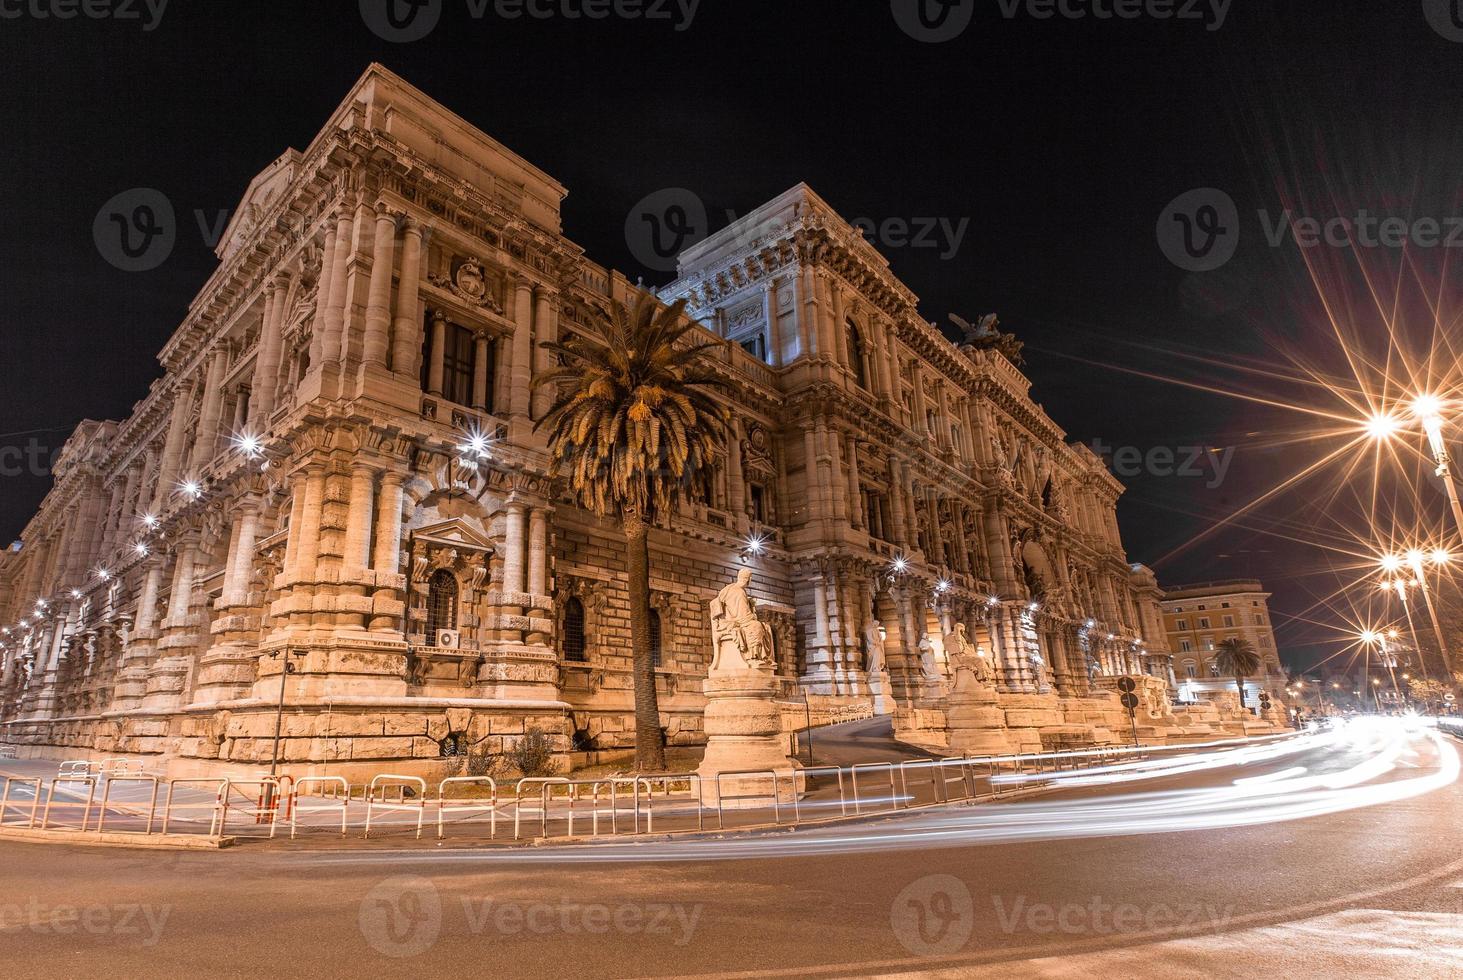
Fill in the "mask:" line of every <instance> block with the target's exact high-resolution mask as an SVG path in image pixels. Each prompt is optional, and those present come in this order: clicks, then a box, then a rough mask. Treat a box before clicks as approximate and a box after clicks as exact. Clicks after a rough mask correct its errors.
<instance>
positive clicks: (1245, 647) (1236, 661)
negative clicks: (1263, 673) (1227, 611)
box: [1214, 636, 1260, 708]
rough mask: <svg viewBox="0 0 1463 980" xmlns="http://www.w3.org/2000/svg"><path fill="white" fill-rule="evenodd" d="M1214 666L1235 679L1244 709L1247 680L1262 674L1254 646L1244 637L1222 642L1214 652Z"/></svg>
mask: <svg viewBox="0 0 1463 980" xmlns="http://www.w3.org/2000/svg"><path fill="white" fill-rule="evenodd" d="M1214 665H1215V666H1216V667H1218V668H1219V672H1220V673H1222V674H1228V675H1229V676H1231V677H1233V678H1234V686H1235V689H1236V690H1237V691H1239V704H1240V707H1241V708H1243V707H1244V706H1245V678H1246V677H1253V676H1255V675H1256V674H1258V673H1259V672H1260V655H1259V654H1258V653H1256V652H1255V648H1254V646H1253V645H1252V644H1251V643H1250V641H1249V640H1246V639H1245V638H1244V637H1242V636H1231V637H1229V638H1228V639H1225V640H1220V641H1219V648H1218V649H1217V650H1216V651H1215V652H1214Z"/></svg>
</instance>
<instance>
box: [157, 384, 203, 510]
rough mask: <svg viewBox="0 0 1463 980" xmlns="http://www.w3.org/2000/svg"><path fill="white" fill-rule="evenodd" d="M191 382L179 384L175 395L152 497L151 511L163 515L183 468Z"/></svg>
mask: <svg viewBox="0 0 1463 980" xmlns="http://www.w3.org/2000/svg"><path fill="white" fill-rule="evenodd" d="M192 402H193V386H192V383H191V382H187V381H183V382H179V384H178V387H177V389H176V392H175V394H174V395H173V414H172V418H171V419H170V420H169V422H168V434H167V436H166V437H165V438H164V440H163V461H162V465H161V468H160V469H159V470H158V477H157V491H156V492H155V493H154V494H153V497H152V507H151V511H152V513H154V514H161V513H162V511H163V506H164V505H165V504H166V503H167V501H168V496H169V495H170V494H171V493H172V492H173V485H174V484H176V483H177V482H178V471H179V469H180V468H181V467H182V457H183V432H184V430H185V429H186V428H187V426H188V414H189V411H190V410H191V409H192V407H193V405H192Z"/></svg>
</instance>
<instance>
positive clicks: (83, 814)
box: [0, 719, 1463, 840]
mask: <svg viewBox="0 0 1463 980" xmlns="http://www.w3.org/2000/svg"><path fill="white" fill-rule="evenodd" d="M1438 724H1439V725H1440V727H1444V728H1446V729H1448V730H1450V731H1453V732H1454V733H1456V734H1459V735H1463V720H1457V719H1453V720H1440V721H1439V722H1438ZM1289 737H1294V736H1293V735H1290V734H1285V735H1278V736H1264V737H1261V738H1256V739H1224V740H1219V741H1214V742H1205V743H1197V744H1190V745H1173V746H1138V747H1133V746H1110V747H1101V748H1092V749H1075V750H1068V751H1065V752H1036V753H1021V754H1015V755H1002V756H956V757H949V758H926V759H907V760H902V761H899V762H867V763H857V764H853V765H846V766H831V765H830V766H815V767H807V768H797V769H791V770H779V771H774V770H747V771H731V772H722V773H719V774H717V776H716V777H715V779H714V781H713V780H706V781H703V780H702V779H701V777H700V776H699V775H698V774H697V773H694V772H685V773H641V774H627V775H619V776H605V777H600V778H596V779H572V778H568V777H563V776H552V777H526V778H524V779H521V780H519V781H518V782H517V783H516V784H515V785H514V787H513V791H512V793H511V795H509V794H506V793H503V794H500V792H499V787H498V784H497V783H496V782H495V781H494V780H493V779H491V778H490V777H486V776H481V777H478V776H454V777H448V778H446V779H443V780H442V781H441V782H440V783H438V785H437V787H436V793H435V796H432V795H430V794H429V793H428V788H427V783H426V781H425V780H424V779H423V778H421V777H418V776H406V775H399V774H393V773H382V774H379V775H377V776H375V777H374V778H372V779H371V781H370V782H369V783H368V784H366V785H359V784H355V785H353V784H351V783H350V782H349V781H347V780H346V779H345V778H344V777H342V776H302V777H299V778H298V779H295V778H293V777H291V776H289V775H283V776H258V777H255V778H231V777H204V778H184V779H167V780H164V779H162V778H161V777H157V776H152V775H147V774H143V773H140V772H139V771H138V770H139V769H140V768H141V766H140V764H138V763H136V762H131V761H128V760H120V759H105V760H101V761H93V760H67V761H65V762H63V763H61V764H60V766H59V767H58V770H57V775H56V776H55V777H54V778H53V779H52V780H50V781H47V780H45V779H44V778H27V779H21V778H18V777H0V779H3V780H4V785H3V789H0V826H24V827H29V828H36V827H37V826H39V827H40V828H42V829H58V830H66V831H81V832H86V831H88V830H93V829H94V830H95V831H97V832H101V831H102V830H103V829H106V828H111V829H114V830H118V829H120V830H121V831H123V832H129V833H137V834H140V835H148V834H152V833H153V832H154V830H155V829H158V828H159V820H158V808H159V802H160V801H161V807H162V813H161V821H160V832H161V833H163V834H168V833H177V832H180V831H179V830H178V825H179V824H183V825H185V827H184V829H183V830H182V831H181V832H183V833H188V832H190V830H189V829H188V828H192V827H197V828H198V829H196V830H192V831H191V832H192V833H203V832H204V831H203V830H202V821H203V817H204V816H205V815H206V816H207V818H208V822H207V831H206V833H207V835H208V836H209V837H211V838H215V839H217V838H221V837H224V836H227V835H228V833H229V831H230V829H231V820H232V821H234V827H238V826H239V824H238V821H239V820H240V818H244V819H245V820H246V821H247V822H250V823H252V825H253V826H256V827H258V828H260V830H261V833H260V834H257V835H256V836H264V834H263V833H262V831H263V829H264V828H265V827H267V828H268V830H267V836H268V837H270V838H273V837H275V835H276V831H277V829H278V826H279V824H280V823H281V822H288V823H289V825H290V839H291V840H293V839H295V838H296V837H297V836H298V834H299V831H300V829H301V826H302V824H301V818H302V817H303V818H305V820H306V822H305V824H304V826H305V827H306V829H309V827H310V823H309V818H313V817H325V816H328V817H329V818H330V821H329V824H325V825H323V826H331V825H333V824H334V816H335V815H336V814H339V818H340V819H339V833H340V834H341V836H342V837H344V836H346V835H347V834H348V833H349V832H350V827H351V824H352V815H353V814H352V807H353V806H356V807H363V808H364V810H365V813H364V821H363V826H362V830H363V837H366V838H369V837H370V835H371V833H372V831H373V830H374V831H377V832H378V833H379V832H380V830H381V828H382V827H383V826H386V825H387V824H386V822H385V821H384V820H383V818H385V817H389V816H391V815H393V814H403V815H405V817H406V821H405V823H406V825H407V827H408V828H410V827H411V824H412V823H415V836H416V838H417V839H420V838H421V835H422V828H423V826H424V825H425V822H426V819H427V816H428V812H429V808H435V811H436V813H435V816H436V822H437V838H438V839H439V840H441V839H443V838H445V837H446V836H447V823H448V821H449V818H450V819H451V820H452V822H453V823H454V824H458V825H460V826H462V827H463V828H464V829H467V828H470V827H471V825H472V824H473V823H475V822H477V823H481V822H486V823H487V839H488V840H496V839H497V825H498V818H499V816H500V815H502V816H503V817H504V819H506V818H507V816H508V813H507V811H508V810H510V809H511V811H512V813H511V816H512V819H513V839H514V840H522V839H524V838H525V837H528V838H530V839H550V838H576V837H583V836H590V837H601V836H605V835H610V836H614V835H619V834H622V833H629V834H632V835H639V834H649V833H654V832H655V828H656V811H657V809H659V810H661V816H662V819H663V820H665V819H671V818H683V819H682V820H681V821H680V823H679V824H676V823H675V822H674V821H673V825H672V827H671V829H673V830H675V829H679V830H691V829H692V827H691V826H690V823H691V818H692V817H693V816H694V829H696V830H705V829H706V814H707V812H708V811H714V812H715V814H716V821H717V829H718V830H724V829H727V811H728V810H731V811H734V812H742V813H747V814H749V815H754V814H757V813H758V812H761V813H762V814H763V817H762V820H761V821H760V822H761V823H763V824H765V822H766V816H770V817H771V823H772V824H773V825H788V824H790V825H793V826H797V825H803V824H816V823H823V822H828V821H834V820H840V819H844V818H847V817H849V816H854V815H858V816H861V815H870V816H872V815H877V814H893V813H896V812H900V811H902V810H908V809H911V808H920V807H927V806H939V805H948V804H953V803H961V802H963V803H974V802H977V801H981V800H993V799H999V798H1001V797H1002V796H1003V795H1005V794H1006V793H1008V792H1012V791H1013V790H1012V789H1010V788H1008V787H1009V786H1010V785H1012V784H1021V785H1029V784H1035V785H1040V784H1041V783H1043V782H1045V781H1046V779H1045V777H1047V776H1050V775H1052V774H1055V773H1059V772H1071V771H1076V770H1081V769H1087V768H1092V767H1103V766H1108V765H1112V764H1121V763H1123V762H1126V761H1130V760H1132V759H1137V758H1144V757H1147V756H1150V755H1156V754H1163V753H1172V752H1189V751H1194V750H1201V749H1227V748H1238V747H1240V746H1243V745H1254V744H1257V743H1263V742H1265V741H1270V740H1274V739H1277V738H1289ZM164 783H165V784H166V791H165V792H164V789H163V786H164ZM114 787H115V788H116V789H118V790H124V789H126V788H131V787H140V788H142V790H143V793H142V794H141V798H140V799H137V800H121V799H118V797H117V796H116V795H115V794H114ZM358 787H359V791H360V792H359V795H358V794H357V789H358ZM207 791H211V793H210V792H207ZM474 791H476V792H474ZM829 791H832V792H829ZM99 792H100V802H98V793H99ZM464 792H465V793H467V794H468V795H467V796H466V797H459V796H458V795H457V794H459V793H464ZM124 795H125V794H124ZM199 795H202V796H203V797H204V798H203V799H199V798H197V797H198V796H199ZM93 810H96V811H97V812H98V816H97V819H96V821H95V823H96V826H95V828H92V826H91V825H92V819H91V814H92V812H93ZM78 812H79V813H80V821H79V824H78V823H76V821H75V820H74V815H75V814H76V813H78ZM67 814H70V815H72V816H71V817H69V818H68V817H67V816H66V815H67ZM757 823H759V821H757V820H753V821H752V824H757ZM586 831H587V834H586V833H585V832H586Z"/></svg>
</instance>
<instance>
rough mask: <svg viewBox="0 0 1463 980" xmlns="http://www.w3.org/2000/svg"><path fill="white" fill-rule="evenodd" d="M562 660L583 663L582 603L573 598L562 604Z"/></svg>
mask: <svg viewBox="0 0 1463 980" xmlns="http://www.w3.org/2000/svg"><path fill="white" fill-rule="evenodd" d="M564 659H565V660H573V661H576V662H578V663H583V662H584V603H582V602H580V601H579V600H578V599H577V598H573V597H570V599H569V601H568V602H566V603H565V604H564Z"/></svg>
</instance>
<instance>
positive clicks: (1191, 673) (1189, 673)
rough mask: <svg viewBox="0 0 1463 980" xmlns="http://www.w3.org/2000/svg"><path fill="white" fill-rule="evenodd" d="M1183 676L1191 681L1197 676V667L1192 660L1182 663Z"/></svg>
mask: <svg viewBox="0 0 1463 980" xmlns="http://www.w3.org/2000/svg"><path fill="white" fill-rule="evenodd" d="M1184 676H1186V677H1188V678H1189V679H1191V680H1192V679H1193V678H1195V677H1198V676H1199V667H1198V665H1197V664H1195V663H1194V662H1193V661H1192V660H1185V661H1184Z"/></svg>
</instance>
